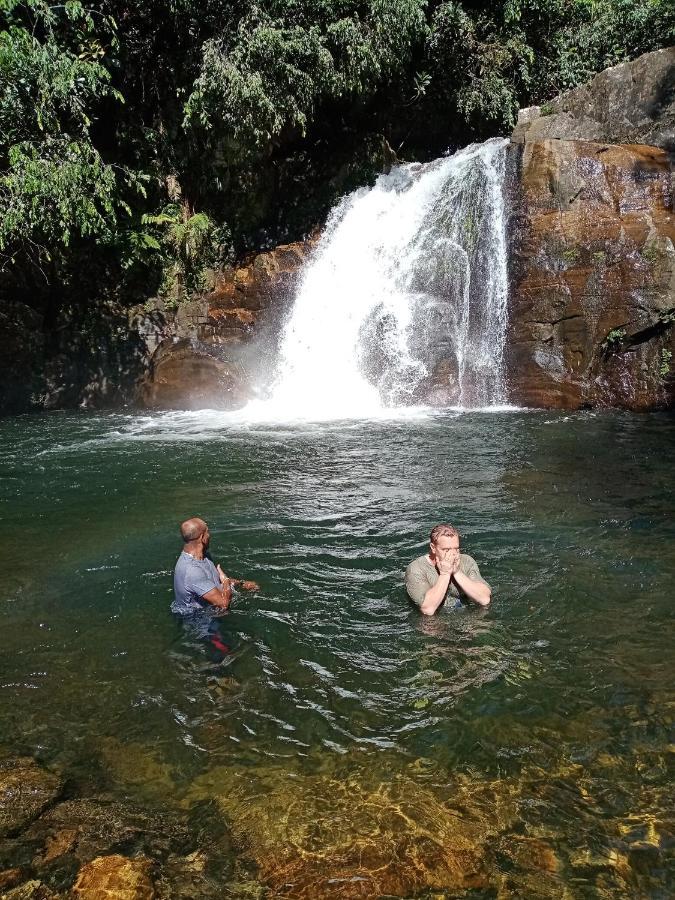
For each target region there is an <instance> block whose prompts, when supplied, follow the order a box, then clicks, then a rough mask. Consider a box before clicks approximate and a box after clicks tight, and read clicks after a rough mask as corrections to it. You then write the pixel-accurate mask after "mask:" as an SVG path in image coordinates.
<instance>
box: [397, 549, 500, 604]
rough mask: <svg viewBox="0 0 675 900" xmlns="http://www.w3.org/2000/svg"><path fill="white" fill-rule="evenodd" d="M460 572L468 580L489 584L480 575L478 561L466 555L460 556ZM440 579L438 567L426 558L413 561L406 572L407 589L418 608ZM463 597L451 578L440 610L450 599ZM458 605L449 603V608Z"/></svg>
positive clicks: (422, 557) (420, 557) (461, 554)
mask: <svg viewBox="0 0 675 900" xmlns="http://www.w3.org/2000/svg"><path fill="white" fill-rule="evenodd" d="M459 570H460V572H462V573H463V574H464V575H466V576H467V578H471V580H472V581H481V582H482V583H483V584H487V581H486V580H485V579H484V578H483V577H482V576H481V574H480V570H479V569H478V565H477V563H476V560H475V559H474V558H473V557H472V556H469V555H468V554H466V553H460V554H459ZM438 578H439V575H438V571H437V569H436V566H434V565H433V564H432V563H430V562H429V560H428V559H427V557H426V556H419V557H418V558H417V559H415V560H413V561H412V562H411V563H410V565H409V566H408V568H407V569H406V570H405V589H406V591H407V592H408V596H409V597H410V599H411V600H412V601H413V603H416V604H417V606H421V605H422V601H423V600H424V595H425V594H426V592H427V591H428V590H429V588H431V587H433V586H434V585H435V584H436V582H437V581H438ZM488 587H489V585H488ZM461 596H462V594H461V592H460V590H459V588H458V587H457V585H456V584H455V581H454V579H453V578H451V579H450V584H449V585H448V589H447V591H446V592H445V597H443V601H442V603H441V604H440V605H439V607H438V608H439V609H440V608H441V606H442V605H443V604H444V603H445V602H446V600H447V599H448V597H452V598H453V599H454V600H457V599H459V598H460V597H461ZM456 605H457V604H455V603H448V608H450V609H452V608H453V607H454V606H456Z"/></svg>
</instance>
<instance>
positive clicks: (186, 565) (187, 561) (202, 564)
mask: <svg viewBox="0 0 675 900" xmlns="http://www.w3.org/2000/svg"><path fill="white" fill-rule="evenodd" d="M178 568H181V569H197V570H199V571H200V572H203V571H204V570H205V569H206V570H207V571H210V570H211V569H212V568H213V569H215V566H214V565H213V563H212V562H211V560H210V559H206V557H204V559H195V558H194V556H191V555H190V554H189V553H181V555H180V556H179V557H178V559H177V560H176V569H178Z"/></svg>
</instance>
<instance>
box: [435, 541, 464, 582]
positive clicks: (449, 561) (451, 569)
mask: <svg viewBox="0 0 675 900" xmlns="http://www.w3.org/2000/svg"><path fill="white" fill-rule="evenodd" d="M436 568H437V569H438V574H439V575H450V577H452V576H453V575H454V574H455V572H458V571H459V550H453V549H452V548H451V549H449V550H441V551H436Z"/></svg>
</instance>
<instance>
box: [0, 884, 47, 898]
mask: <svg viewBox="0 0 675 900" xmlns="http://www.w3.org/2000/svg"><path fill="white" fill-rule="evenodd" d="M57 896H58V895H57V894H55V893H54V892H53V891H52V890H51V888H48V887H47V885H46V884H43V883H42V882H41V881H36V880H34V879H33V880H31V881H25V882H24V883H23V884H20V885H18V887H15V888H12V890H10V891H7V892H6V893H4V894H2V900H56V898H57Z"/></svg>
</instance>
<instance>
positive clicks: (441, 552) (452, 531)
mask: <svg viewBox="0 0 675 900" xmlns="http://www.w3.org/2000/svg"><path fill="white" fill-rule="evenodd" d="M429 548H430V556H431V558H432V559H434V560H438V561H441V560H443V559H445V557H446V556H447V554H448V553H449V552H450V551H452V550H454V551H459V532H458V531H457V529H456V528H454V527H453V526H452V525H436V527H435V528H432V529H431V534H430V535H429Z"/></svg>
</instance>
